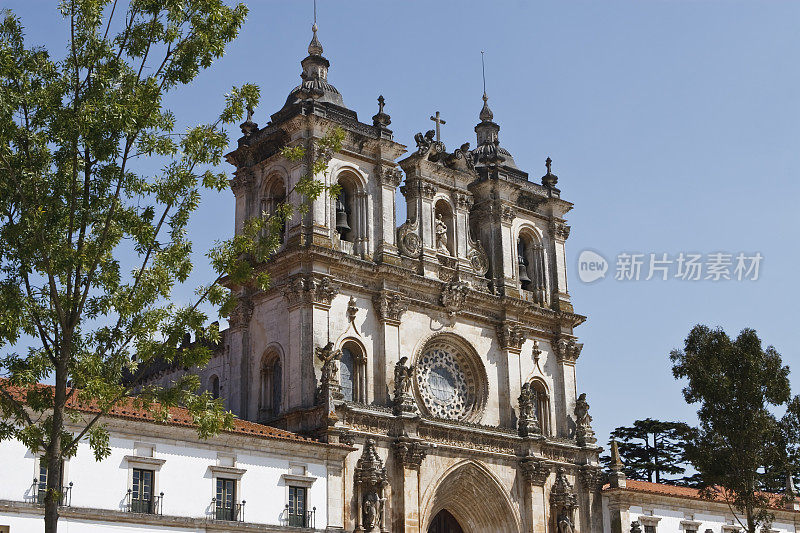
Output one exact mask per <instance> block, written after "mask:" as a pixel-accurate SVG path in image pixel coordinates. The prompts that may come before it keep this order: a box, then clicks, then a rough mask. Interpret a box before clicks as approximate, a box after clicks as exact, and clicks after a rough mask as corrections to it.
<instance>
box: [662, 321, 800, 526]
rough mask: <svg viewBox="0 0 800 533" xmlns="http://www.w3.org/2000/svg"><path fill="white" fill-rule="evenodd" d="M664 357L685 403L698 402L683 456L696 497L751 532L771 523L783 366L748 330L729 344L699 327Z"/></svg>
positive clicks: (785, 390) (785, 393)
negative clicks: (714, 501)
mask: <svg viewBox="0 0 800 533" xmlns="http://www.w3.org/2000/svg"><path fill="white" fill-rule="evenodd" d="M670 359H671V360H672V363H673V367H672V373H673V375H674V376H675V378H677V379H686V380H687V384H686V386H685V387H684V389H683V395H684V398H685V399H686V401H687V402H688V403H697V404H699V405H700V407H699V409H698V411H697V416H698V418H699V420H700V427H699V432H698V435H697V437H696V439H694V440H693V441H692V442H691V443H690V444H689V446H687V449H686V457H687V459H689V461H690V462H691V463H692V465H693V466H694V467H695V469H696V470H697V471H698V472H699V474H700V477H701V479H702V492H703V493H704V494H705V495H706V496H709V497H712V496H713V497H719V498H723V499H724V500H725V501H726V502H727V503H728V504H729V505H730V506H731V507H732V508H735V509H736V510H737V511H738V512H739V513H740V514H741V515H744V520H745V522H746V523H742V521H741V520H740V519H739V518H738V516H739V515H736V516H737V520H739V522H740V524H741V525H742V527H743V528H744V529H745V530H746V531H748V533H755V532H756V530H757V529H758V527H759V526H761V525H765V524H769V523H770V522H771V520H772V513H770V511H769V508H770V507H771V506H774V505H775V503H776V502H775V501H774V499H771V498H770V496H769V495H768V494H766V493H764V492H763V491H764V490H765V488H766V486H765V482H766V481H767V479H766V478H767V476H766V475H765V469H767V468H776V467H779V465H780V464H781V462H782V461H784V460H785V456H786V449H785V448H783V449H782V446H781V443H780V440H779V439H777V438H776V436H777V435H778V434H779V433H780V432H779V424H778V420H777V419H776V418H775V416H774V415H773V414H772V412H771V409H774V408H775V407H779V406H783V405H785V404H787V402H788V401H789V398H790V388H789V378H788V376H789V368H788V367H787V366H784V365H783V362H782V361H781V356H780V354H779V353H778V352H777V351H776V350H775V348H773V347H772V346H769V347H767V348H766V349H764V348H762V346H761V340H760V339H759V338H758V335H757V334H756V332H755V331H754V330H752V329H744V330H742V332H741V333H740V334H739V336H738V337H737V338H736V339H735V340H732V339H731V338H729V337H728V335H727V334H726V333H725V332H724V331H723V330H722V329H719V328H718V329H715V330H712V329H710V328H708V327H707V326H703V325H698V326H695V327H694V328H693V329H692V330H691V332H690V333H689V335H688V337H686V341H685V346H684V349H683V350H682V351H681V350H673V351H672V353H671V354H670ZM734 514H736V513H734Z"/></svg>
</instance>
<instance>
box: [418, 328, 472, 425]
mask: <svg viewBox="0 0 800 533" xmlns="http://www.w3.org/2000/svg"><path fill="white" fill-rule="evenodd" d="M475 374H476V372H475V368H474V365H470V364H469V363H468V362H467V356H466V355H465V354H464V353H463V352H462V350H459V349H458V348H457V347H455V346H454V345H452V344H451V343H449V342H434V343H430V344H428V345H427V346H426V347H425V349H424V350H423V352H422V354H421V355H420V356H419V359H418V361H417V364H416V385H417V391H418V392H419V396H420V399H421V400H422V403H423V404H424V406H425V408H426V409H427V411H428V413H429V414H431V415H432V416H435V417H437V418H449V419H453V420H465V419H466V418H468V417H469V415H470V414H472V413H473V412H475V410H476V407H477V399H478V394H477V391H476V389H477V387H476V379H475Z"/></svg>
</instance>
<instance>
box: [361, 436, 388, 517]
mask: <svg viewBox="0 0 800 533" xmlns="http://www.w3.org/2000/svg"><path fill="white" fill-rule="evenodd" d="M353 482H354V485H355V497H356V515H355V519H356V529H355V531H356V532H365V533H370V532H372V531H380V532H386V531H388V530H387V529H386V496H385V494H384V491H385V489H386V486H387V485H388V484H389V481H388V478H387V476H386V468H385V467H384V466H383V461H381V458H380V457H379V456H378V452H377V450H376V449H375V440H374V439H367V441H366V442H365V443H364V449H363V451H362V452H361V457H360V458H359V460H358V462H357V463H356V468H355V470H354V472H353Z"/></svg>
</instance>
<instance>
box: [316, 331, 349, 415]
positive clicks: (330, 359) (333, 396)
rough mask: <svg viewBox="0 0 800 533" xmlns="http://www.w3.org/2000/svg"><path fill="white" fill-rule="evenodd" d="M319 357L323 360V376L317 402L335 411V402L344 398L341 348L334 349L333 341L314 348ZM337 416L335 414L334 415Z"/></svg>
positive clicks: (331, 411) (330, 411) (330, 410)
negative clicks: (340, 380) (340, 364)
mask: <svg viewBox="0 0 800 533" xmlns="http://www.w3.org/2000/svg"><path fill="white" fill-rule="evenodd" d="M314 353H315V354H316V356H317V358H318V359H319V360H320V361H322V376H321V377H320V380H319V387H318V388H317V402H318V403H323V404H326V405H327V407H328V412H329V414H330V413H333V412H334V411H333V403H334V402H336V401H340V400H343V399H344V395H343V394H342V387H341V384H340V383H339V360H340V359H341V357H342V351H341V350H334V349H333V343H332V342H329V343H328V344H326V345H325V346H320V347H317V348H315V349H314ZM334 416H335V415H334Z"/></svg>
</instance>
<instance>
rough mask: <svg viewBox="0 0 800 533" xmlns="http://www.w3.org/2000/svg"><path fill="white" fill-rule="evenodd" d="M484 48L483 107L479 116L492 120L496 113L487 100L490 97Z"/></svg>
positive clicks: (483, 119)
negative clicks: (487, 93)
mask: <svg viewBox="0 0 800 533" xmlns="http://www.w3.org/2000/svg"><path fill="white" fill-rule="evenodd" d="M483 54H484V52H483V50H481V74H483V108H482V109H481V112H480V114H479V115H478V117H479V118H480V119H481V122H491V121H492V119H493V118H494V114H493V113H492V110H491V109H489V104H487V103H486V102H487V101H488V100H489V97H488V96H486V64H485V62H484V60H483Z"/></svg>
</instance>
